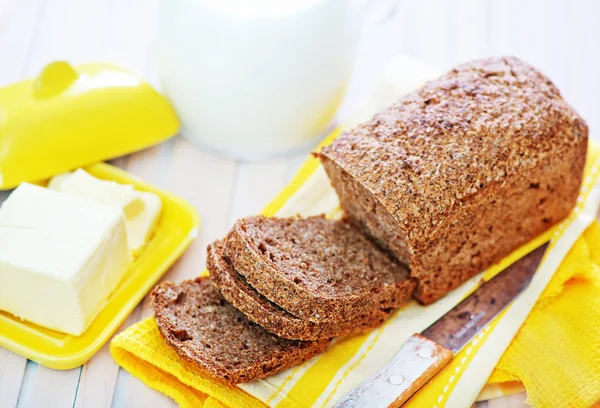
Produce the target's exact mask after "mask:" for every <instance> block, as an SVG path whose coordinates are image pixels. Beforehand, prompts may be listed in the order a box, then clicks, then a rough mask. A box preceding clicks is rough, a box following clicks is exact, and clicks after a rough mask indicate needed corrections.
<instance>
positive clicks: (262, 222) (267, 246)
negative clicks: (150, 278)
mask: <svg viewBox="0 0 600 408" xmlns="http://www.w3.org/2000/svg"><path fill="white" fill-rule="evenodd" d="M225 254H226V255H227V257H228V258H229V259H230V260H231V263H232V264H233V266H234V269H235V270H236V271H237V272H238V273H240V274H241V275H243V276H244V277H245V279H246V281H247V282H248V284H250V285H251V286H252V287H253V288H254V289H256V290H257V291H258V292H259V293H260V294H261V295H262V296H264V297H265V298H267V299H268V300H270V301H271V302H273V303H275V304H277V305H278V306H280V307H281V308H283V309H285V310H286V311H287V312H289V313H291V314H292V315H294V316H296V317H299V318H301V319H305V320H309V321H311V322H315V323H322V322H334V323H335V324H339V323H340V322H342V321H348V320H352V319H353V318H355V317H356V316H360V315H363V314H365V315H368V314H372V313H375V312H376V311H378V310H382V309H393V308H398V307H400V306H402V305H404V304H405V303H406V302H407V301H408V300H409V299H410V294H411V292H412V290H413V289H414V286H415V284H414V282H413V281H412V280H411V279H410V277H409V274H408V270H407V269H406V268H405V267H404V266H403V265H401V264H400V263H398V262H396V261H395V260H393V258H392V257H390V256H388V255H387V254H386V253H384V252H383V251H381V250H380V249H379V248H378V247H377V246H376V245H375V244H374V243H373V242H371V241H370V240H369V239H368V238H366V237H365V236H364V235H363V234H361V233H360V232H359V231H358V230H356V229H355V228H354V227H353V226H351V225H350V224H348V223H347V222H344V221H332V220H326V219H325V218H324V217H309V218H305V219H301V218H266V217H263V216H256V217H248V218H244V219H241V220H238V221H237V222H236V223H235V225H234V226H233V228H232V229H231V231H230V232H229V234H228V235H227V237H226V242H225Z"/></svg>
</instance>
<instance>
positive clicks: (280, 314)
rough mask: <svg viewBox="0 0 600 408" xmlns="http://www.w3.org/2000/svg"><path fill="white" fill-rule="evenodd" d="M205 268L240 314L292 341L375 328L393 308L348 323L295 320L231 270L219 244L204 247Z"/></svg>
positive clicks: (357, 316)
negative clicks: (205, 250)
mask: <svg viewBox="0 0 600 408" xmlns="http://www.w3.org/2000/svg"><path fill="white" fill-rule="evenodd" d="M207 252H208V253H207V261H206V266H207V268H208V270H209V271H210V278H211V280H212V282H213V283H214V284H215V286H216V287H217V288H219V290H220V291H221V294H222V295H223V297H224V298H225V299H226V300H227V301H228V302H230V303H231V304H232V305H233V306H235V307H236V308H237V309H238V310H239V311H241V312H242V313H244V314H245V315H246V317H248V319H250V320H252V321H253V322H255V323H258V324H260V325H261V326H262V327H264V328H265V329H267V330H268V331H270V332H272V333H274V334H276V335H278V336H279V337H283V338H286V339H293V340H318V339H323V338H325V339H328V338H332V337H338V336H352V335H356V334H359V333H364V332H368V331H370V330H372V329H374V328H376V327H379V326H380V325H381V324H382V323H383V322H385V320H386V319H387V318H388V317H390V315H391V314H392V313H393V312H394V310H395V309H377V310H375V311H374V312H371V313H368V314H364V313H363V314H357V315H356V316H355V317H354V318H353V319H352V320H347V321H341V322H327V321H326V322H321V323H314V322H311V321H308V320H305V319H301V318H299V317H296V316H294V315H292V314H290V313H288V312H287V311H286V310H284V309H282V308H281V307H279V306H277V305H276V304H275V303H273V302H271V301H269V300H268V299H267V298H265V297H264V296H262V295H261V294H260V293H258V292H257V291H256V289H254V288H253V287H252V286H250V285H249V284H248V282H247V281H246V279H245V278H244V277H243V276H242V275H240V274H239V273H237V272H236V271H235V270H234V269H233V265H231V262H230V261H229V259H228V258H227V257H226V256H225V254H224V251H223V243H222V242H221V241H217V242H215V243H213V244H211V245H209V246H208V250H207Z"/></svg>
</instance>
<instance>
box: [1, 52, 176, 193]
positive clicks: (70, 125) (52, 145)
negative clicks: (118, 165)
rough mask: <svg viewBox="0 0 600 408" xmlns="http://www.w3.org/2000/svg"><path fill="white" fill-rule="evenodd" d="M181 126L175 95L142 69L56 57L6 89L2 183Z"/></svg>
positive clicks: (79, 163) (129, 147) (33, 177)
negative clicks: (159, 87) (145, 76)
mask: <svg viewBox="0 0 600 408" xmlns="http://www.w3.org/2000/svg"><path fill="white" fill-rule="evenodd" d="M178 130H179V121H178V119H177V116H176V114H175V112H174V110H173V108H172V107H171V105H170V104H169V103H168V101H167V100H166V99H165V98H164V97H163V96H162V95H160V94H159V93H158V92H157V91H156V90H154V89H153V88H152V87H151V86H150V85H149V84H148V83H146V82H145V81H143V80H141V79H139V78H137V77H136V76H135V75H133V74H131V73H128V72H127V71H125V70H123V69H121V68H118V67H115V66H112V65H109V64H102V63H96V64H84V65H79V66H77V67H73V66H71V65H70V64H68V63H67V62H64V61H58V62H53V63H50V64H49V65H47V66H46V67H45V68H44V69H43V70H42V72H41V73H40V74H39V76H38V77H37V78H34V79H29V80H26V81H22V82H18V83H15V84H12V85H9V86H7V87H5V88H0V189H10V188H14V187H16V186H17V185H19V183H21V182H23V181H28V182H36V181H39V180H44V179H48V178H50V177H52V176H54V175H57V174H60V173H64V172H66V171H70V170H73V169H75V168H78V167H83V166H86V165H88V164H90V163H96V162H100V161H103V160H108V159H112V158H115V157H119V156H123V155H125V154H128V153H131V152H134V151H137V150H141V149H143V148H145V147H148V146H151V145H154V144H156V143H159V142H161V141H163V140H166V139H167V138H169V137H171V136H173V135H175V134H176V133H177V132H178Z"/></svg>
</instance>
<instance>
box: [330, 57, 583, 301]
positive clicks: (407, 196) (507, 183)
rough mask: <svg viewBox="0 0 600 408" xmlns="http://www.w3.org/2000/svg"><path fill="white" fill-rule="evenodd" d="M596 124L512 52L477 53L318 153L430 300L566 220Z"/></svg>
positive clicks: (353, 212) (419, 293) (357, 214)
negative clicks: (592, 125)
mask: <svg viewBox="0 0 600 408" xmlns="http://www.w3.org/2000/svg"><path fill="white" fill-rule="evenodd" d="M587 144H588V127H587V125H586V123H585V121H584V120H583V119H582V118H581V117H580V116H579V115H578V114H577V113H576V112H575V111H574V110H573V109H572V108H571V107H570V106H569V105H568V104H567V103H566V102H565V100H564V99H563V98H562V96H561V95H560V93H559V91H558V90H557V89H556V87H555V86H554V85H553V84H552V82H551V81H550V80H549V79H548V78H546V77H545V76H544V75H542V74H541V73H539V72H538V71H537V70H535V69H534V68H533V67H531V66H530V65H528V64H526V63H524V62H522V61H520V60H518V59H516V58H513V57H498V58H488V59H484V60H477V61H472V62H469V63H466V64H463V65H461V66H458V67H457V68H455V69H452V70H451V71H450V72H448V73H447V74H445V75H443V76H441V77H440V78H438V79H436V80H434V81H431V82H429V83H428V84H426V85H425V86H424V87H422V88H421V89H419V90H417V91H415V92H413V93H411V94H409V95H407V96H406V97H403V98H401V99H400V100H399V101H398V102H396V103H395V104H393V105H391V106H390V107H388V108H386V109H383V110H382V111H381V112H379V113H378V114H376V115H375V116H374V117H373V118H372V119H371V120H369V121H367V122H365V123H363V124H361V125H359V126H357V127H356V128H354V129H352V130H349V131H346V132H344V133H342V134H341V135H340V136H339V137H338V138H337V139H336V140H335V141H333V143H331V144H330V145H329V146H326V147H325V148H323V149H322V150H321V152H320V153H319V154H318V156H319V157H320V159H321V161H322V163H323V166H324V168H325V171H326V172H327V174H328V176H329V178H330V180H331V183H332V185H333V187H334V188H335V190H336V191H337V193H338V196H339V197H340V202H341V206H342V208H343V210H344V211H345V213H346V214H347V216H348V218H349V219H350V221H351V222H352V223H353V224H354V225H356V226H357V227H358V228H359V229H361V231H363V232H364V233H365V234H367V235H369V236H370V237H372V239H374V240H375V241H377V242H378V243H379V244H380V245H382V246H383V247H385V248H387V249H388V250H389V251H391V252H392V253H393V254H394V255H395V256H396V257H397V258H398V259H400V260H402V261H403V262H406V263H408V264H409V265H410V269H411V274H412V276H413V277H415V278H416V279H417V282H418V285H417V289H416V291H415V298H416V299H418V300H419V301H421V302H422V303H424V304H429V303H432V302H434V301H435V300H437V299H439V298H440V297H442V296H443V295H445V294H446V293H447V292H448V291H450V290H452V289H453V288H455V287H457V286H458V285H460V284H461V283H463V282H464V281H466V280H467V279H468V278H470V277H471V276H474V275H475V274H477V273H478V272H480V271H482V270H484V269H485V268H487V267H488V266H490V265H491V264H493V263H495V262H497V261H499V260H500V259H502V258H503V257H505V256H506V255H508V254H509V253H510V252H511V251H513V250H515V249H516V248H518V247H519V246H520V245H522V244H524V243H526V242H527V241H529V240H531V239H533V238H534V237H536V236H537V235H539V234H540V233H542V232H544V231H545V230H547V229H548V228H550V227H551V226H552V225H554V224H556V223H557V222H559V221H561V220H562V219H564V218H565V217H566V216H567V215H568V214H569V212H570V211H571V210H572V209H573V207H574V206H575V204H576V200H577V196H578V193H579V187H580V185H581V181H582V176H583V168H584V165H585V159H586V151H587Z"/></svg>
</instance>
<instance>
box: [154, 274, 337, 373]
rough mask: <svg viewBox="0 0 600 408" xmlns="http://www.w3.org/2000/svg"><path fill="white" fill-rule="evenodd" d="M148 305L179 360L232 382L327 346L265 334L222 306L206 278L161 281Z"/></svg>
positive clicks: (283, 366) (271, 370)
mask: <svg viewBox="0 0 600 408" xmlns="http://www.w3.org/2000/svg"><path fill="white" fill-rule="evenodd" d="M151 304H152V308H153V309H154V318H155V319H156V324H157V326H158V329H159V331H160V333H161V335H162V336H163V337H164V339H165V341H166V343H167V344H168V345H169V346H170V347H171V348H173V349H174V350H175V351H176V352H177V354H179V356H180V357H181V358H183V359H184V360H187V361H189V362H191V363H193V364H195V365H196V366H197V367H199V368H200V369H202V370H204V371H206V372H207V373H209V374H210V375H212V376H214V377H216V378H219V379H222V380H224V381H227V382H229V383H232V384H237V383H241V382H248V381H252V380H256V379H259V378H263V377H267V376H269V375H272V374H275V373H277V372H279V371H282V370H284V369H286V368H288V367H292V366H295V365H297V364H300V363H301V362H303V361H304V360H307V359H309V358H311V357H312V356H314V355H316V354H318V353H320V352H322V351H324V350H325V349H326V348H327V346H328V345H329V341H328V340H320V341H295V340H286V339H282V338H279V337H277V336H275V335H274V334H272V333H270V332H268V331H266V330H265V329H263V328H262V327H260V326H259V325H257V324H254V323H252V322H251V321H249V320H248V319H247V318H246V316H244V315H243V314H242V313H241V312H239V311H238V310H237V309H236V308H234V307H233V306H232V305H230V304H229V303H227V301H225V299H224V298H223V296H221V294H220V293H219V290H218V289H217V288H216V287H215V286H214V285H213V284H212V283H211V282H210V280H209V278H208V277H200V278H196V279H194V280H188V281H183V282H181V283H178V284H175V283H171V282H164V283H162V284H160V285H158V286H157V287H156V288H155V289H154V291H153V292H152V294H151Z"/></svg>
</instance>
